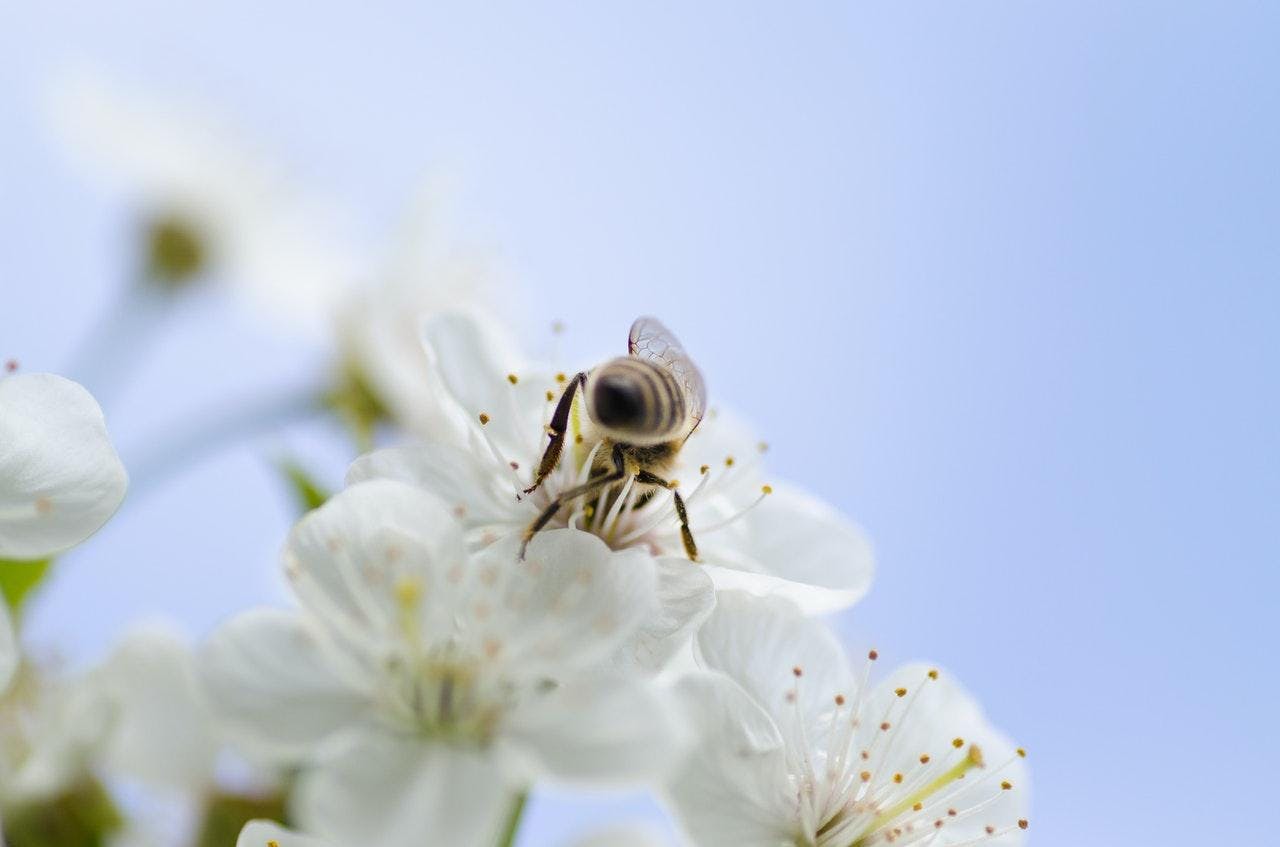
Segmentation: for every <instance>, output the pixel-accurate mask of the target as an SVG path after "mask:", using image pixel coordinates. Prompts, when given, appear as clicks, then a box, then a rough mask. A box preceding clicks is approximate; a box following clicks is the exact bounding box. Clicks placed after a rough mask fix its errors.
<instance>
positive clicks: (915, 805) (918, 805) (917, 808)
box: [911, 801, 924, 812]
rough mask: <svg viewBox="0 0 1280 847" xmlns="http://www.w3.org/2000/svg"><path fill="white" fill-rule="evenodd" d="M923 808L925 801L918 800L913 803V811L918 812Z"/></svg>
mask: <svg viewBox="0 0 1280 847" xmlns="http://www.w3.org/2000/svg"><path fill="white" fill-rule="evenodd" d="M923 808H924V803H921V802H919V801H917V802H915V803H913V804H912V805H911V811H913V812H918V811H920V810H921V809H923Z"/></svg>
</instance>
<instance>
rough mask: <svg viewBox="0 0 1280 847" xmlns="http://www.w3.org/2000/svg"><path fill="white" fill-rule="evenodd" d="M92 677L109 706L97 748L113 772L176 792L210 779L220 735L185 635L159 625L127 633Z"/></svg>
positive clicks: (208, 781)
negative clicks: (110, 717) (104, 736)
mask: <svg viewBox="0 0 1280 847" xmlns="http://www.w3.org/2000/svg"><path fill="white" fill-rule="evenodd" d="M95 676H96V680H97V683H98V684H99V685H100V686H101V687H102V690H103V692H104V694H105V696H106V697H107V698H108V700H109V701H110V702H111V704H112V705H113V707H114V715H115V720H114V721H113V724H112V727H111V732H110V734H109V736H108V740H107V745H106V749H105V750H104V751H103V760H104V762H105V764H106V766H107V768H108V769H110V770H111V771H112V773H114V774H118V775H121V776H126V777H130V778H134V779H138V780H141V781H143V782H146V783H148V784H150V785H152V786H155V787H160V788H174V789H179V790H190V791H199V790H200V789H202V788H204V787H206V786H208V785H210V784H211V783H212V780H213V767H214V759H215V757H216V755H217V752H218V747H219V739H218V735H217V732H216V729H215V727H214V725H213V718H212V715H210V714H209V712H208V707H207V705H206V703H205V701H204V699H203V697H202V694H201V691H200V689H199V683H198V679H197V676H196V662H195V656H194V655H193V654H192V652H191V649H190V648H189V647H188V646H187V643H186V641H185V640H184V639H182V638H181V637H180V636H178V635H176V634H174V633H172V632H169V631H166V630H162V629H140V630H136V631H134V632H131V633H129V634H128V635H126V636H125V638H124V639H123V640H122V642H121V643H120V645H119V646H118V647H117V648H116V649H115V650H114V651H113V652H112V654H111V655H110V656H109V657H108V658H107V660H106V661H105V662H104V663H103V665H102V666H101V667H100V668H98V670H97V671H96V674H95Z"/></svg>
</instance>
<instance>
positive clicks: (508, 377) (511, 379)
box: [507, 374, 520, 385]
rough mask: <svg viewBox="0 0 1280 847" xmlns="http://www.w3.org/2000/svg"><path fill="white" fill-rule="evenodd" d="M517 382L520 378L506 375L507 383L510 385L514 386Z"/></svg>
mask: <svg viewBox="0 0 1280 847" xmlns="http://www.w3.org/2000/svg"><path fill="white" fill-rule="evenodd" d="M519 381H520V377H518V376H516V375H515V374H507V382H509V383H511V384H512V385H515V384H516V383H517V382H519Z"/></svg>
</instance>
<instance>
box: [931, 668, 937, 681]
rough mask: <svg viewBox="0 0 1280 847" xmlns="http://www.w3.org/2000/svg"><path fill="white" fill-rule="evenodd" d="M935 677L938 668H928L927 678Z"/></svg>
mask: <svg viewBox="0 0 1280 847" xmlns="http://www.w3.org/2000/svg"><path fill="white" fill-rule="evenodd" d="M937 678H938V669H937V668H930V670H929V679H937Z"/></svg>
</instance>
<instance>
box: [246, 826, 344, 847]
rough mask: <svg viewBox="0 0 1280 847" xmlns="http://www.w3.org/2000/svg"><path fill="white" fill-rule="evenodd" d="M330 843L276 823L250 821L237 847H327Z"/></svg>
mask: <svg viewBox="0 0 1280 847" xmlns="http://www.w3.org/2000/svg"><path fill="white" fill-rule="evenodd" d="M327 844H328V842H325V841H321V840H320V839H319V838H308V837H307V836H305V835H299V834H298V833H296V832H293V831H291V830H288V829H285V828H284V827H282V826H280V824H278V823H275V822H274V821H249V822H248V823H247V824H245V825H244V829H242V830H240V837H239V838H238V839H236V847H327Z"/></svg>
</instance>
